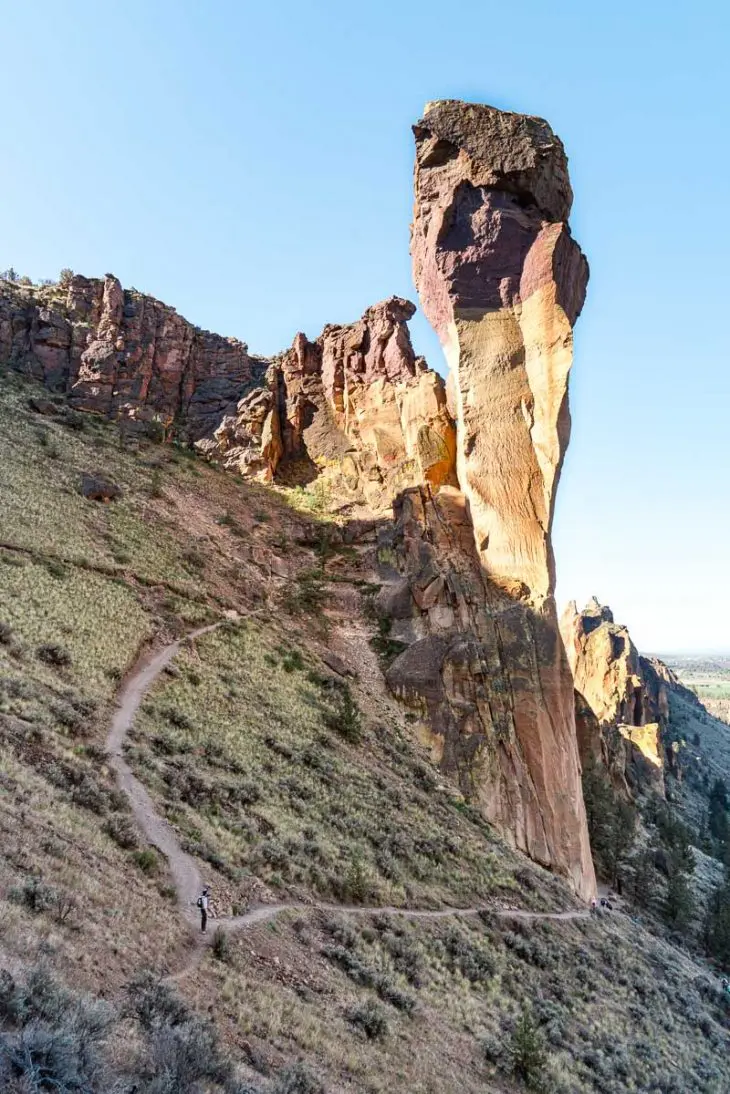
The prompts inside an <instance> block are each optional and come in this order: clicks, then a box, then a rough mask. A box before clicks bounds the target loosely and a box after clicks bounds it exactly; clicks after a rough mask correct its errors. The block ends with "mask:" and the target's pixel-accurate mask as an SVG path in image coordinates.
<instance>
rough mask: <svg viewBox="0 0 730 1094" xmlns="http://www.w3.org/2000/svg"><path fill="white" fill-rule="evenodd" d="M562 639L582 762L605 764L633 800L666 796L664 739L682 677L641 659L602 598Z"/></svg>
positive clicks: (572, 609) (571, 615)
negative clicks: (649, 793)
mask: <svg viewBox="0 0 730 1094" xmlns="http://www.w3.org/2000/svg"><path fill="white" fill-rule="evenodd" d="M561 631H562V634H563V639H564V642H565V648H566V650H567V653H568V660H569V662H570V666H571V671H572V673H573V679H574V682H575V703H576V722H577V728H578V741H579V746H580V751H581V758H582V760H583V762H584V763H591V762H598V763H602V764H603V765H604V766H605V767H606V769H607V771H608V772H609V775H610V777H611V780H612V782H613V783H614V785H615V786H616V787H617V788H618V789H620V790H623V791H625V792H626V793H630V792H635V791H637V790H641V789H646V788H650V789H652V790H653V791H655V792H656V793H658V794H661V795H662V796H663V795H664V767H665V749H664V745H663V743H662V733H663V730H664V729H665V728H666V725H667V721H668V718H669V690H670V689H671V688H672V687H676V686H679V685H678V681H677V679H676V677H675V676H674V674H673V673H672V671H671V669H669V668H668V667H667V666H666V665H665V664H664V663H663V662H661V661H659V660H657V659H656V658H645V657H642V656H641V655H640V654H639V652H638V650H637V649H636V646H635V645H634V643H633V642H632V640H631V636H630V635H629V632H628V630H627V628H626V627H624V626H622V625H621V624H618V623H616V622H615V621H614V618H613V613H612V612H611V609H610V608H608V607H606V606H605V605H602V604H600V603H599V602H598V600H596V599H595V598H594V599H593V600H591V601H590V602H589V603H588V604H587V605H586V607H585V608H584V609H583V611H581V612H579V611H578V609H577V606H576V604H575V602H572V603H570V604H569V605H568V607H567V608H566V610H565V612H564V613H563V617H562V619H561Z"/></svg>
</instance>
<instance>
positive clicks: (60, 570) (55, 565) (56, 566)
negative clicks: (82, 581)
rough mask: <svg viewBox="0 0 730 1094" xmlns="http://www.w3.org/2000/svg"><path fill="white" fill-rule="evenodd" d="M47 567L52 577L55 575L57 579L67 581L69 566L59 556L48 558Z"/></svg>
mask: <svg viewBox="0 0 730 1094" xmlns="http://www.w3.org/2000/svg"><path fill="white" fill-rule="evenodd" d="M46 569H47V570H48V573H49V574H50V575H51V577H55V578H56V580H57V581H65V580H66V578H67V577H68V568H67V567H66V566H64V564H63V563H62V562H61V561H60V560H59V559H57V558H49V559H47V560H46Z"/></svg>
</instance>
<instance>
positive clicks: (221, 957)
mask: <svg viewBox="0 0 730 1094" xmlns="http://www.w3.org/2000/svg"><path fill="white" fill-rule="evenodd" d="M212 948H213V956H214V957H215V959H216V960H217V961H221V962H223V964H224V965H229V964H230V963H231V960H232V958H233V949H232V947H231V940H230V938H229V936H228V934H227V933H226V931H224V930H223V928H222V927H216V929H215V933H214V935H213V947H212Z"/></svg>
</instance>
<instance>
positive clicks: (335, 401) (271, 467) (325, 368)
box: [199, 297, 456, 511]
mask: <svg viewBox="0 0 730 1094" xmlns="http://www.w3.org/2000/svg"><path fill="white" fill-rule="evenodd" d="M414 311H415V308H414V306H413V304H411V303H410V302H409V301H408V300H403V299H401V298H400V297H390V299H388V300H384V301H383V302H382V303H380V304H375V305H374V306H373V307H371V308H368V310H367V311H366V312H365V314H364V315H363V317H362V318H361V319H360V320H358V322H356V323H351V324H349V325H347V326H333V325H329V326H326V327H325V328H324V330H323V331H322V334H321V335H320V336H319V338H318V339H317V340H316V341H315V342H310V341H309V340H308V339H307V337H306V336H305V335H304V334H298V335H297V336H296V338H295V339H294V343H293V345H292V347H291V349H289V350H287V352H286V353H284V354H282V355H281V356H280V357H278V358H277V359H276V360H275V361H274V362H273V363H272V365H271V367H270V369H269V371H268V373H267V376H266V381H265V384H264V385H263V386H262V387H261V389H259V390H256V391H253V392H251V393H250V394H249V395H248V396H247V397H246V398H245V399H244V400H242V401H241V403H239V405H238V408H237V411H236V413H235V415H233V416H231V417H230V418H226V420H225V421H224V422H223V423H222V425H221V427H220V429H219V430H218V431H217V433H216V435H215V444H211V443H210V442H207V441H206V442H203V443H202V444H201V445H199V447H200V448H201V449H202V450H203V451H204V452H205V453H206V454H207V455H209V456H212V457H213V458H218V459H221V460H222V461H223V463H224V464H225V465H226V466H229V467H235V469H236V470H238V471H240V472H242V473H244V474H246V473H250V474H252V475H253V476H254V477H256V478H258V479H260V480H262V481H271V480H272V479H273V478H274V476H275V475H276V474H277V472H278V473H279V475H280V476H282V475H286V474H287V473H291V469H292V467H295V468H296V471H297V472H298V473H299V474H300V475H305V476H307V475H309V477H314V476H322V477H323V478H324V479H325V480H326V481H327V482H328V483H329V485H330V487H331V489H332V491H333V492H334V493H336V495H337V496H338V497H339V498H341V499H342V500H343V501H347V500H355V499H362V500H363V501H365V502H367V504H368V505H369V506H370V507H371V508H372V509H373V510H375V511H379V510H382V509H384V508H387V507H389V505H390V503H391V502H392V499H393V497H394V496H395V495H396V494H397V493H398V491H399V490H401V489H403V488H404V487H407V486H411V485H413V484H415V483H419V482H428V483H430V484H431V485H432V486H434V487H436V488H437V487H439V486H441V485H442V484H443V483H454V482H455V459H456V431H455V426H454V422H453V419H452V417H451V414H450V413H449V410H448V408H447V400H446V391H445V385H444V382H443V380H442V379H441V377H440V376H439V375H438V374H437V373H436V372H433V371H431V370H430V369H428V368H427V367H426V364H425V361H424V360H423V358H421V357H417V356H416V354H415V353H414V351H413V346H412V344H411V338H410V334H409V331H408V325H407V323H408V320H409V319H410V318H411V316H412V315H413V313H414Z"/></svg>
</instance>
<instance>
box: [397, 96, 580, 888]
mask: <svg viewBox="0 0 730 1094" xmlns="http://www.w3.org/2000/svg"><path fill="white" fill-rule="evenodd" d="M414 134H415V137H416V168H415V210H414V220H413V225H412V232H411V254H412V258H413V269H414V276H415V281H416V285H417V287H418V291H419V295H420V298H421V302H422V305H423V308H424V311H425V312H426V315H427V317H428V318H429V320H430V322H431V324H432V326H433V327H434V329H435V330H436V332H437V334H438V336H439V338H440V340H441V343H442V345H443V347H444V350H445V353H446V358H447V361H448V363H449V366H450V368H451V378H450V379H451V390H452V395H453V410H454V416H455V418H456V422H457V453H456V461H457V475H458V481H459V485H460V488H461V490H462V491H463V493H464V495H465V500H466V508H467V511H468V513H469V517H470V520H471V523H472V526H473V535H474V544H475V549H476V552H477V555H478V559H479V563H480V567H481V574H482V579H483V582H484V587H485V594H484V595H485V604H486V608H487V610H488V614H489V616H490V618H491V619H492V620H493V621H494V627H495V644H494V648H495V649H496V650H497V651H498V655H499V658H500V664H501V670H500V671H501V675H502V676H503V678H504V682H505V686H506V688H507V694H508V696H509V706H510V709H511V714H512V718H513V721H514V733H515V738H516V742H517V747H518V748H519V752H520V758H521V763H520V767H521V769H523V770H524V772H525V775H524V778H526V779H527V780H528V781H529V784H530V793H529V800H530V801H532V802H534V803H535V804H534V809H535V810H536V815H534V816H532V817H530V818H528V819H527V821H526V822H522V823H521V824H520V825H519V828H518V833H517V843H518V845H521V846H524V849H525V850H527V851H528V852H529V853H530V854H532V855H533V856H534V857H535V858H537V859H538V860H539V861H543V862H544V863H546V864H547V865H550V866H551V867H552V868H555V869H557V870H559V871H560V872H561V873H563V874H565V875H566V876H568V877H569V878H571V879H572V881H573V884H574V886H575V888H576V890H577V891H579V892H581V893H583V894H584V895H586V896H589V895H590V894H591V893H592V892H593V889H594V885H595V880H594V875H593V867H592V864H591V858H590V851H589V847H588V836H587V830H586V823H585V815H584V807H583V799H582V793H581V785H580V765H579V760H578V753H577V746H576V737H575V716H574V710H573V689H572V680H571V674H570V669H569V666H568V663H567V659H566V655H565V650H564V647H563V644H562V641H561V639H560V635H559V631H558V624H557V616H556V610H555V603H554V599H553V593H554V586H555V566H554V560H553V552H552V543H551V525H552V517H553V510H554V502H555V490H556V487H557V483H558V478H559V475H560V469H561V465H562V461H563V457H564V454H565V449H566V447H567V443H568V436H569V431H570V414H569V410H568V373H569V371H570V366H571V362H572V355H573V338H572V330H573V324H574V322H575V320H576V318H577V316H578V314H579V312H580V310H581V307H582V305H583V301H584V296H585V288H586V283H587V280H588V265H587V262H586V260H585V258H584V256H583V254H582V253H581V250H580V248H579V247H578V245H577V243H575V241H574V240H573V239H572V237H571V234H570V229H569V227H568V223H567V218H568V214H569V212H570V207H571V203H572V191H571V188H570V182H569V179H568V170H567V159H566V156H565V152H564V150H563V146H562V144H561V142H560V140H559V139H558V138H557V137H556V136H555V135H554V133H553V132H552V130H551V129H550V127H549V125H548V124H547V122H545V121H543V120H542V119H540V118H532V117H525V116H522V115H519V114H508V113H503V112H501V111H499V110H495V109H493V108H491V107H488V106H475V105H471V104H466V103H461V102H454V101H446V102H436V103H430V104H428V106H427V107H426V111H425V114H424V117H423V118H422V119H421V121H419V122H418V124H417V125H416V126H415V127H414ZM499 651H501V652H499ZM503 767H504V765H503ZM502 797H503V798H504V799H505V800H510V799H511V798H512V797H514V788H512V790H511V791H510V792H507V791H506V790H503V793H502ZM520 797H521V799H522V803H523V804H522V805H521V809H522V810H523V812H524V800H525V796H524V795H520ZM537 814H539V816H538V815H537ZM507 827H509V825H508V823H507Z"/></svg>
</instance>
